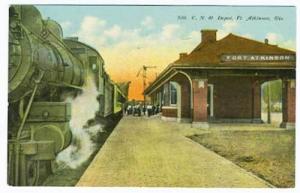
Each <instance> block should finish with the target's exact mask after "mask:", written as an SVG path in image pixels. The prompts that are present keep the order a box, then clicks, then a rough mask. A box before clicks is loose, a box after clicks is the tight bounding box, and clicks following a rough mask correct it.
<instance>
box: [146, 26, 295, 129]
mask: <svg viewBox="0 0 300 193" xmlns="http://www.w3.org/2000/svg"><path fill="white" fill-rule="evenodd" d="M201 33H202V41H201V43H200V44H199V45H198V46H197V47H196V48H195V49H194V50H193V51H192V52H191V53H190V54H187V53H181V54H180V57H179V59H178V60H176V61H175V62H173V63H171V64H170V65H169V66H168V67H167V68H166V69H164V70H163V72H162V73H161V74H160V75H159V76H158V77H157V79H156V80H155V81H154V82H152V83H151V84H150V85H149V86H148V87H147V88H146V90H145V94H146V95H148V96H150V97H151V100H152V102H153V103H154V104H160V105H162V118H163V119H165V120H177V121H179V122H191V123H192V124H193V126H194V127H208V126H209V123H210V122H246V123H261V122H262V120H261V85H262V83H264V82H266V81H271V80H276V79H281V80H282V85H283V86H282V87H283V88H282V89H283V99H282V105H283V122H282V124H281V126H282V127H286V128H294V127H295V76H296V74H295V68H296V54H295V52H294V51H291V50H287V49H283V48H279V47H278V46H277V45H270V44H268V41H267V40H265V42H259V41H256V40H251V39H248V38H244V37H241V36H237V35H234V34H229V35H227V36H226V37H224V38H223V39H221V40H218V41H217V40H216V33H217V30H202V31H201Z"/></svg>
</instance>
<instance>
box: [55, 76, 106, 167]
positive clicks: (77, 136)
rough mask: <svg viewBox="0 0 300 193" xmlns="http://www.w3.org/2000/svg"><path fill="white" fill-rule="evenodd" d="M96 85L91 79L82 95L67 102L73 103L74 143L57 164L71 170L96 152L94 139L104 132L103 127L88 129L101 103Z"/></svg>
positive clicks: (62, 154)
mask: <svg viewBox="0 0 300 193" xmlns="http://www.w3.org/2000/svg"><path fill="white" fill-rule="evenodd" d="M97 95H98V92H97V88H96V85H95V83H94V81H93V79H92V78H91V77H89V78H88V79H87V82H86V84H85V85H84V87H83V89H82V93H81V95H79V96H77V97H76V98H75V99H74V98H71V97H69V98H67V99H66V102H70V103H71V106H72V107H71V108H72V118H71V121H70V126H71V132H72V135H73V136H72V143H71V145H70V146H68V147H67V148H66V149H65V150H63V151H62V152H60V153H59V154H58V155H57V157H56V161H57V163H59V164H61V163H64V164H65V165H67V166H69V167H70V168H73V169H75V168H77V167H79V166H80V165H81V164H82V163H84V162H85V161H86V160H87V159H88V158H89V156H90V155H91V154H92V153H93V152H94V150H95V143H94V142H93V140H92V138H93V137H94V136H95V135H97V133H99V132H101V131H103V130H102V126H101V125H99V124H98V125H95V126H92V127H89V128H85V127H87V125H86V124H87V121H88V120H90V119H93V118H94V117H95V113H96V111H98V110H99V103H98V101H97V99H96V97H97Z"/></svg>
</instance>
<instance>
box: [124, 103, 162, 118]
mask: <svg viewBox="0 0 300 193" xmlns="http://www.w3.org/2000/svg"><path fill="white" fill-rule="evenodd" d="M160 111H161V108H160V106H159V105H153V104H145V105H143V104H142V103H138V104H136V105H128V106H127V108H125V114H126V115H133V116H142V115H144V116H148V117H150V116H152V115H155V114H158V113H159V112H160Z"/></svg>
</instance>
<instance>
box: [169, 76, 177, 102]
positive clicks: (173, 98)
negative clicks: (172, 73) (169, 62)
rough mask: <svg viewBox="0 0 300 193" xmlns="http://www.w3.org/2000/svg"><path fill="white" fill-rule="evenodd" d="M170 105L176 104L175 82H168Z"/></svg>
mask: <svg viewBox="0 0 300 193" xmlns="http://www.w3.org/2000/svg"><path fill="white" fill-rule="evenodd" d="M170 104H171V105H176V104H177V89H176V83H175V82H170Z"/></svg>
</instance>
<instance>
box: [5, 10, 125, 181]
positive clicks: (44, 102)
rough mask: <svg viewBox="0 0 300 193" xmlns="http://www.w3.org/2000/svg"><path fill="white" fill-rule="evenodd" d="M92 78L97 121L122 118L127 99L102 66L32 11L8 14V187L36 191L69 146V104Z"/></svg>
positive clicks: (84, 47)
mask: <svg viewBox="0 0 300 193" xmlns="http://www.w3.org/2000/svg"><path fill="white" fill-rule="evenodd" d="M89 77H91V78H92V80H93V81H94V83H95V85H96V86H97V91H98V93H99V95H98V97H97V99H98V101H99V103H100V105H99V107H100V108H99V113H98V116H100V117H103V118H105V117H108V116H111V115H113V114H120V112H121V111H122V103H124V102H125V101H126V99H127V95H125V94H124V92H123V91H122V90H121V89H120V88H119V87H118V86H117V84H115V83H114V82H113V81H111V80H110V78H109V76H108V74H107V73H106V72H105V70H104V60H103V58H102V57H101V55H100V54H99V53H98V52H97V51H96V50H95V49H94V48H92V47H91V46H89V45H87V44H84V43H82V42H79V41H78V39H77V38H65V39H64V38H63V31H62V28H61V26H60V25H59V24H58V23H57V22H55V21H53V20H51V19H46V20H44V19H43V18H42V16H41V14H40V12H39V10H38V9H37V8H36V7H34V6H29V5H26V6H23V5H22V6H18V5H13V6H11V7H10V8H9V80H8V86H9V90H8V102H9V106H8V183H9V184H10V185H16V186H20V185H21V186H27V185H37V184H39V183H40V182H41V181H42V180H43V179H45V177H46V176H47V175H48V174H49V173H51V170H52V168H51V167H52V163H53V161H54V160H55V157H56V155H57V154H58V153H59V152H61V151H62V150H63V149H65V148H66V147H67V146H68V145H69V144H70V142H71V138H72V134H71V131H70V124H69V121H70V119H71V117H72V115H71V104H70V103H68V102H65V101H66V96H68V97H70V96H72V97H76V96H78V95H80V93H81V90H82V87H83V86H84V85H85V83H86V82H87V79H88V78H89Z"/></svg>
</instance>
